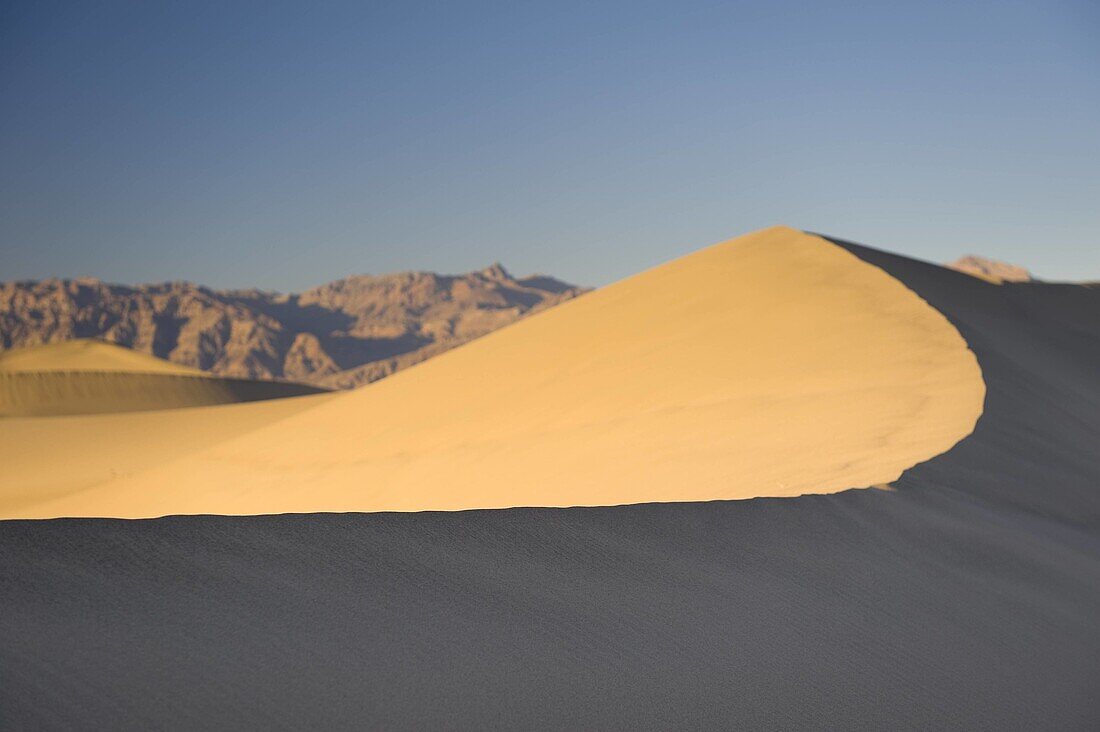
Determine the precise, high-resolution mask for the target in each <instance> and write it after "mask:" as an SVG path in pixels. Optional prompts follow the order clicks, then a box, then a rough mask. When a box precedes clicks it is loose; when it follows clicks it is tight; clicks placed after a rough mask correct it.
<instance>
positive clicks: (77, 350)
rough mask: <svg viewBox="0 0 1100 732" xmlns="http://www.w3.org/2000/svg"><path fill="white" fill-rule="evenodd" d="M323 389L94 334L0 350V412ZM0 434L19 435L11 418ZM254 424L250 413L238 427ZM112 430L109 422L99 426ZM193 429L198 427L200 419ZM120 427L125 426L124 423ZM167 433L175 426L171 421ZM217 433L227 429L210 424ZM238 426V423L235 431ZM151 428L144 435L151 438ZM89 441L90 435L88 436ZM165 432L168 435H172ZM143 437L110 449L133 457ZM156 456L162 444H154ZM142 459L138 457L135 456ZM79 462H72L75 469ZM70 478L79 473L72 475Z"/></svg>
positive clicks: (153, 404)
mask: <svg viewBox="0 0 1100 732" xmlns="http://www.w3.org/2000/svg"><path fill="white" fill-rule="evenodd" d="M323 391H324V390H322V389H318V388H316V387H312V386H305V385H302V384H294V383H290V382H272V381H256V380H252V379H233V378H225V377H215V376H210V375H208V374H205V373H203V372H201V371H199V370H197V369H192V368H190V367H187V366H180V365H179V364H174V363H171V362H169V361H164V360H162V359H159V358H156V357H155V356H150V355H148V354H144V353H138V352H137V351H132V350H130V349H128V348H123V347H121V346H116V345H113V344H110V343H103V342H99V341H92V340H76V341H68V342H64V343H57V344H49V345H42V346H34V347H31V348H22V349H16V350H12V351H5V352H3V353H0V417H44V416H58V415H74V414H104V413H123V412H137V411H146V410H160V409H179V408H183V407H198V406H209V405H216V404H233V403H238V402H253V401H259V400H264V399H278V398H282V397H291V396H299V395H303V394H317V393H321V392H323ZM0 424H3V425H4V426H3V427H0V434H3V433H4V432H8V433H15V434H18V433H19V432H21V427H20V426H19V425H18V424H15V423H11V424H9V423H6V422H0ZM251 424H255V423H253V422H252V421H251V420H250V419H249V418H248V417H246V418H245V419H244V422H243V423H242V425H241V428H242V429H243V428H245V427H246V425H251ZM100 427H101V428H102V429H107V430H111V429H113V427H112V425H111V423H110V422H104V423H102V424H101V425H100ZM192 427H193V428H196V429H202V428H201V427H199V426H198V425H192ZM120 429H123V430H124V429H125V426H124V425H121V426H120ZM168 429H169V432H174V430H173V429H172V428H171V427H169V428H168ZM213 430H214V432H215V433H216V434H218V435H221V436H223V437H224V436H228V435H229V434H231V433H232V432H231V431H226V430H222V429H221V428H220V426H215V427H213ZM239 432H240V430H237V433H238V434H239ZM151 437H152V435H150V438H151ZM92 439H93V440H94V437H93V438H92ZM168 439H171V438H170V437H169V438H168ZM148 445H149V440H144V441H142V442H140V443H137V444H130V445H128V444H127V443H125V442H121V441H120V442H119V443H118V444H117V445H116V446H115V451H116V452H117V453H118V455H119V457H120V459H122V460H124V461H128V462H133V459H134V458H133V456H131V455H128V454H126V453H129V452H130V451H132V450H144V449H148ZM53 449H54V450H57V451H63V452H66V453H70V452H71V453H82V452H85V451H86V446H85V445H84V444H83V438H82V437H80V436H78V435H77V436H75V437H74V438H73V441H72V442H56V441H55V442H54V444H53ZM154 450H156V451H157V454H158V455H161V456H163V455H164V451H163V450H161V449H160V448H154ZM138 459H140V458H138ZM21 465H22V467H24V468H25V469H26V472H18V471H17V470H16V467H15V465H14V464H12V465H11V466H10V468H9V470H10V471H11V472H9V474H8V476H7V477H8V478H9V479H10V480H14V479H17V478H18V476H23V475H25V476H26V478H27V479H28V480H31V481H40V478H39V477H35V475H34V473H35V471H34V469H33V467H32V466H31V464H30V463H24V464H21ZM82 465H83V464H82V463H80V462H76V463H74V464H73V469H74V470H78V471H79V470H81V469H82ZM73 479H74V480H79V481H83V480H84V478H83V477H80V476H74V477H73Z"/></svg>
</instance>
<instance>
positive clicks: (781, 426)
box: [6, 227, 985, 517]
mask: <svg viewBox="0 0 1100 732" xmlns="http://www.w3.org/2000/svg"><path fill="white" fill-rule="evenodd" d="M984 394H985V386H984V383H983V381H982V378H981V373H980V370H979V368H978V365H977V361H976V359H975V358H974V355H973V353H972V352H971V351H970V350H969V349H968V347H967V345H966V343H965V342H964V340H963V339H962V337H961V336H960V335H959V333H958V332H957V331H956V330H955V329H954V327H953V326H951V325H950V324H949V323H948V321H947V320H946V319H945V318H944V317H943V316H942V315H941V314H940V313H939V312H937V311H936V310H934V309H933V308H932V307H930V306H929V305H928V304H927V303H925V302H924V301H923V300H921V298H920V297H918V296H917V295H916V294H914V293H913V292H912V291H910V290H909V289H907V288H906V287H905V286H904V285H902V284H901V283H900V282H898V281H897V280H895V279H893V278H892V277H890V276H889V275H887V274H886V273H884V272H883V271H881V270H879V269H878V268H876V267H874V266H872V265H869V264H867V263H865V262H863V261H861V260H859V259H858V258H857V257H855V256H853V255H852V254H850V253H848V252H847V251H845V250H844V249H842V248H840V247H838V246H836V245H834V244H832V243H830V242H827V241H825V240H824V239H822V238H820V237H817V236H813V235H809V234H805V233H802V232H799V231H795V230H793V229H789V228H786V227H775V228H771V229H767V230H764V231H760V232H756V233H754V234H749V235H747V236H743V237H740V238H738V239H734V240H731V241H728V242H725V243H722V244H718V245H715V246H712V247H710V248H707V249H704V250H702V251H699V252H697V253H695V254H692V255H689V256H686V257H683V258H682V259H679V260H676V261H674V262H671V263H669V264H666V265H663V266H660V267H657V268H654V269H652V270H649V271H647V272H643V273H642V274H639V275H637V276H635V277H631V278H629V279H626V280H624V281H622V282H619V283H617V284H614V285H611V286H609V287H606V288H604V289H602V290H598V291H595V292H593V293H590V294H588V295H585V296H583V297H581V298H578V299H576V300H573V301H571V302H568V303H565V304H563V305H560V306H558V307H557V308H554V309H552V310H549V311H547V312H545V313H542V314H540V315H538V316H536V317H532V318H530V319H527V320H524V321H521V322H520V323H517V324H515V325H512V326H510V327H508V328H505V329H503V330H500V331H498V332H496V333H493V334H491V335H489V336H486V337H485V338H482V339H480V340H478V341H475V342H473V343H470V344H468V345H466V346H463V347H461V348H459V349H456V350H454V351H451V352H449V353H447V354H444V355H443V356H440V357H438V358H436V359H433V360H431V361H428V362H426V363H424V364H421V365H419V366H417V367H415V368H412V369H409V370H407V371H404V372H401V373H398V374H397V375H395V376H393V377H391V378H389V379H386V380H384V381H382V382H378V383H377V384H373V385H371V386H369V387H366V388H363V389H359V390H357V391H354V392H350V393H347V394H342V395H338V396H336V397H333V398H331V399H329V400H327V401H325V402H324V403H321V404H319V405H318V406H316V407H314V408H312V409H309V410H307V411H304V412H302V413H299V414H295V415H291V416H289V417H287V418H286V419H284V420H282V421H280V422H278V423H277V424H274V425H271V426H267V427H263V428H260V429H257V430H255V431H252V432H250V433H248V434H244V435H242V436H240V437H238V438H236V439H231V440H228V441H226V442H224V443H221V444H218V445H215V446H213V447H211V448H208V449H205V450H202V451H199V452H196V453H194V454H191V455H187V456H184V457H182V458H180V459H179V460H176V461H172V462H170V463H167V464H165V465H162V466H159V467H156V468H153V469H150V470H148V471H146V472H143V473H138V474H136V475H133V476H130V477H127V478H123V479H119V480H113V481H108V482H106V483H103V484H101V485H98V486H96V487H93V488H89V489H86V490H82V491H77V492H73V493H71V494H67V495H64V496H60V497H55V498H54V499H53V500H47V501H42V502H40V503H38V504H35V505H29V506H27V505H25V506H23V507H21V508H20V509H18V510H8V511H7V512H6V515H8V516H22V517H50V516H114V517H153V516H161V515H167V514H197V513H220V514H261V513H284V512H316V511H368V512H369V511H420V510H460V509H470V508H503V507H514V506H575V505H618V504H627V503H642V502H669V501H706V500H719V499H741V498H752V497H758V496H777V497H778V496H797V495H801V494H806V493H829V492H835V491H839V490H844V489H847V488H853V487H865V486H871V485H876V484H882V483H888V482H890V481H892V480H894V479H896V478H897V477H898V476H899V475H900V474H901V472H902V471H904V470H905V469H906V468H909V467H910V466H912V465H914V464H915V463H918V462H921V461H923V460H926V459H928V458H930V457H932V456H934V455H937V454H940V453H942V452H944V451H946V450H948V449H950V448H951V447H952V446H953V445H954V444H955V443H957V442H958V441H959V440H960V439H962V438H963V437H965V436H966V435H968V434H969V433H970V432H971V431H972V429H973V428H974V425H975V423H976V421H977V419H978V417H979V415H980V414H981V410H982V403H983V399H984ZM227 416H228V412H226V413H225V415H223V418H225V417H227Z"/></svg>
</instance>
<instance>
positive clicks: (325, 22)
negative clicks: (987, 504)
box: [0, 0, 1100, 291]
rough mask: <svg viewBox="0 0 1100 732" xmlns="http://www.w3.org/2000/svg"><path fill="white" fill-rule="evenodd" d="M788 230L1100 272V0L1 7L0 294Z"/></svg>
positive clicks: (567, 271) (601, 279)
mask: <svg viewBox="0 0 1100 732" xmlns="http://www.w3.org/2000/svg"><path fill="white" fill-rule="evenodd" d="M775 223H786V224H789V225H792V226H795V227H798V228H803V229H808V230H813V231H820V232H824V233H829V234H833V235H836V236H840V237H845V238H849V239H854V240H856V241H860V242H863V243H865V244H869V245H871V246H877V247H880V248H884V249H890V250H894V251H899V252H903V253H906V254H910V255H913V256H917V257H921V258H925V259H931V260H935V261H943V260H947V259H953V258H955V257H956V256H958V255H961V254H964V253H970V252H974V253H978V254H985V255H987V256H994V257H998V258H1002V259H1007V260H1009V261H1014V262H1017V263H1019V264H1023V265H1025V266H1029V267H1031V268H1032V269H1033V271H1035V272H1037V273H1038V274H1039V275H1040V276H1045V277H1049V278H1053V279H1090V278H1091V279H1100V3H1098V2H1096V0H1082V1H1079V2H1062V1H1059V0H1036V1H1034V2H1014V1H1013V0H1000V1H997V2H981V3H976V2H960V1H958V0H952V1H949V2H940V1H939V0H924V1H922V2H911V3H899V2H889V1H887V0H880V1H868V2H828V1H827V0H809V1H807V2H777V1H775V0H769V1H767V2H729V1H727V2H692V1H690V0H679V1H671V0H670V1H667V2H659V3H658V2H645V1H644V0H635V1H632V2H576V3H574V2H568V1H566V0H548V1H545V2H523V1H522V0H505V1H503V2H494V3H482V2H459V1H457V0H452V1H450V2H438V3H424V2H415V1H412V0H403V1H394V2H388V3H371V2H349V3H326V2H300V3H278V2H255V3H251V2H230V1H227V0H221V1H219V2H209V3H207V2H200V1H199V0H187V1H183V2H133V3H123V2H85V1H75V2H68V3H57V2H49V1H48V0H34V1H32V2H18V1H16V0H6V1H5V2H3V3H0V280H9V279H25V278H41V277H45V276H50V275H58V276H79V275H91V276H96V277H101V278H104V279H107V280H111V281H117V282H145V281H159V280H166V279H189V280H193V281H197V282H201V283H204V284H208V285H211V286H215V287H227V286H259V287H264V288H269V289H277V290H283V291H288V290H290V291H292V290H300V289H304V288H307V287H310V286H312V285H315V284H319V283H321V282H324V281H327V280H330V279H333V278H336V277H340V276H344V275H348V274H353V273H361V272H388V271H395V270H402V269H431V270H435V271H440V272H459V271H467V270H470V269H476V268H480V267H482V266H485V265H486V264H489V263H490V262H493V261H495V260H499V261H501V262H503V263H504V264H505V265H506V266H508V267H509V268H510V269H511V270H512V271H514V272H516V273H518V274H526V273H530V272H535V271H539V272H546V273H550V274H554V275H557V276H560V277H563V278H566V279H569V280H572V281H575V282H580V283H583V284H591V285H600V284H604V283H607V282H609V281H612V280H615V279H618V278H620V277H623V276H626V275H628V274H631V273H633V272H636V271H638V270H640V269H644V268H646V267H648V266H651V265H654V264H657V263H659V262H662V261H665V260H668V259H671V258H674V257H676V256H679V255H681V254H683V253H686V252H688V251H691V250H693V249H697V248H699V247H701V246H704V245H706V244H709V243H713V242H715V241H719V240H722V239H725V238H729V237H731V236H734V235H737V234H740V233H744V232H746V231H749V230H752V229H757V228H761V227H764V226H768V225H771V224H775Z"/></svg>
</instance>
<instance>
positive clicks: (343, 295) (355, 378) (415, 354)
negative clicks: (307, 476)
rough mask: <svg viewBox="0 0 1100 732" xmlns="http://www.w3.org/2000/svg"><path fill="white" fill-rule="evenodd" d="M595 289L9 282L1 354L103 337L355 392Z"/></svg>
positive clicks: (500, 282)
mask: <svg viewBox="0 0 1100 732" xmlns="http://www.w3.org/2000/svg"><path fill="white" fill-rule="evenodd" d="M583 292H585V289H584V288H580V287H576V286H574V285H570V284H567V283H565V282H561V281H560V280H557V279H554V278H553V277H546V276H542V275H535V276H531V277H524V278H518V279H517V278H515V277H513V276H512V275H511V274H509V273H508V271H507V270H505V269H504V267H502V266H501V265H500V264H494V265H492V266H490V267H487V268H485V269H483V270H480V271H477V272H470V273H468V274H464V275H454V276H449V275H438V274H434V273H431V272H403V273H399V274H389V275H358V276H354V277H348V278H345V279H341V280H336V281H335V282H330V283H328V284H326V285H321V286H320V287H316V288H314V289H312V290H308V291H306V292H303V293H301V294H293V295H281V294H277V293H271V292H263V291H260V290H223V291H218V290H211V289H209V288H206V287H201V286H198V285H194V284H191V283H189V282H165V283H161V284H150V285H138V286H126V285H114V284H106V283H104V282H101V281H99V280H96V279H72V280H68V279H47V280H41V281H23V282H8V283H4V284H0V348H2V349H10V348H17V347H23V346H30V345H37V344H41V343H57V342H60V341H66V340H72V339H75V338H99V339H102V340H105V341H109V342H112V343H118V344H119V345H123V346H127V347H129V348H133V349H135V350H138V351H142V352H145V353H151V354H153V355H155V356H159V357H160V358H164V359H168V360H169V361H173V362H175V363H179V364H183V365H185V366H193V367H195V368H199V369H202V370H204V371H209V372H211V373H214V374H219V375H223V376H235V377H246V378H260V379H289V380H294V381H302V382H306V383H310V384H316V385H318V386H328V387H351V386H356V385H359V384H364V383H367V382H370V381H374V380H376V379H379V378H382V377H383V376H387V375H389V374H391V373H393V372H394V371H396V370H398V369H401V368H404V367H405V366H409V365H411V364H414V363H416V362H418V361H422V360H424V359H425V358H428V357H430V356H433V355H435V354H438V353H442V352H443V351H446V350H448V349H450V348H454V347H455V346H458V345H460V344H462V343H465V342H466V341H469V340H471V339H473V338H477V337H478V336H482V335H485V334H486V333H489V332H491V331H493V330H496V329H497V328H500V327H503V326H505V325H508V324H509V323H512V322H514V321H516V320H518V319H520V318H522V317H523V316H525V315H528V314H530V313H533V312H537V311H539V310H543V309H545V308H548V307H551V306H553V305H556V304H558V303H560V302H563V301H565V300H569V299H571V298H573V297H576V296H577V295H579V294H581V293H583Z"/></svg>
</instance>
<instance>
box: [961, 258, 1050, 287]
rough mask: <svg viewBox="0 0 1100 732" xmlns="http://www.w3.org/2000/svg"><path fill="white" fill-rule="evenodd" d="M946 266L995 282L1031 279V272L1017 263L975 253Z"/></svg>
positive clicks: (1026, 280)
mask: <svg viewBox="0 0 1100 732" xmlns="http://www.w3.org/2000/svg"><path fill="white" fill-rule="evenodd" d="M947 266H948V267H950V268H951V269H953V270H957V271H959V272H963V273H965V274H968V275H972V276H974V277H979V278H981V279H983V280H988V281H989V282H994V283H997V284H1000V283H1001V282H1030V281H1031V280H1032V279H1033V278H1032V276H1031V273H1030V272H1028V271H1027V270H1026V269H1024V268H1023V267H1020V266H1019V265H1015V264H1009V263H1008V262H1002V261H1000V260H997V259H989V258H988V257H979V256H978V255H976V254H968V255H966V256H965V257H959V258H958V259H956V260H955V261H954V262H951V263H950V264H948V265H947Z"/></svg>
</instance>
